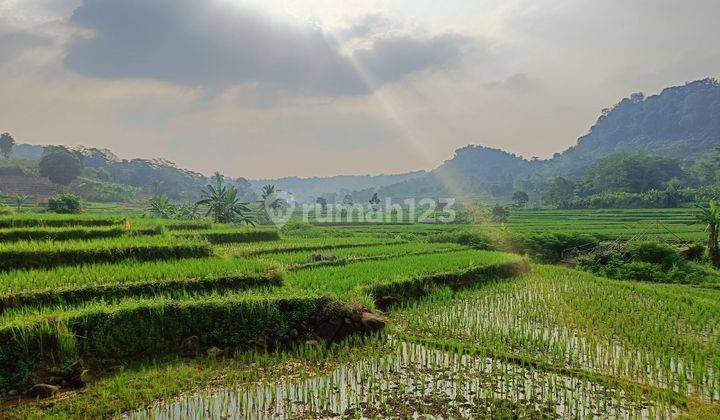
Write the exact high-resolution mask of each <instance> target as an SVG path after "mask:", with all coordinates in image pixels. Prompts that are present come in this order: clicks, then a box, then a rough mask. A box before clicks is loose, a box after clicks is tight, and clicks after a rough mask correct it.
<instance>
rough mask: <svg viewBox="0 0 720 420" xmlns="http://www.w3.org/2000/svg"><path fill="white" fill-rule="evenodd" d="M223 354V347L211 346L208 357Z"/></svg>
mask: <svg viewBox="0 0 720 420" xmlns="http://www.w3.org/2000/svg"><path fill="white" fill-rule="evenodd" d="M222 354H223V351H222V349H220V348H218V347H210V348H209V349H207V355H208V357H219V356H222Z"/></svg>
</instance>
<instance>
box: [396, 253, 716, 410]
mask: <svg viewBox="0 0 720 420" xmlns="http://www.w3.org/2000/svg"><path fill="white" fill-rule="evenodd" d="M393 319H394V320H395V321H396V322H397V325H398V328H399V330H400V331H402V332H403V334H407V335H410V336H417V337H435V338H442V339H448V340H454V341H457V342H459V343H463V344H468V345H472V346H477V347H480V348H482V349H484V351H486V352H487V354H493V355H501V354H502V355H505V356H506V357H520V358H523V357H527V358H529V359H530V360H533V361H536V362H543V363H545V364H550V365H552V366H554V369H556V370H558V369H559V370H562V369H566V368H568V369H580V370H585V371H588V372H591V373H597V374H603V375H610V376H613V377H617V378H624V379H627V380H629V381H633V382H637V383H641V384H647V385H652V386H656V387H660V388H665V389H669V390H673V391H676V392H679V393H681V394H683V395H696V396H698V397H700V398H703V399H705V400H707V401H717V400H718V398H720V394H719V393H718V390H719V389H720V382H719V379H718V377H717V374H716V372H718V369H720V294H718V292H716V291H709V290H702V289H693V288H685V287H683V286H674V285H663V286H651V285H647V284H638V283H631V282H621V281H612V280H607V279H602V278H597V277H594V276H591V275H588V274H581V273H578V272H575V271H571V270H567V269H561V268H556V267H547V266H535V268H534V270H533V272H532V273H530V274H526V275H524V276H522V277H520V278H517V279H515V280H513V281H505V282H497V283H493V284H490V285H487V286H485V287H482V288H479V289H477V290H473V291H461V292H459V293H456V294H453V293H448V292H445V293H437V294H435V295H433V296H431V297H428V298H427V299H425V300H423V301H421V302H413V303H410V304H408V305H407V306H406V307H405V308H404V309H402V310H399V311H398V312H397V313H396V314H395V315H393Z"/></svg>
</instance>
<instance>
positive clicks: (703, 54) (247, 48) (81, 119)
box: [0, 0, 720, 178]
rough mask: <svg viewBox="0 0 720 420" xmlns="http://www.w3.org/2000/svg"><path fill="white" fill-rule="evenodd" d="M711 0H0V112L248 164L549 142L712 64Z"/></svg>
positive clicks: (541, 151) (143, 149)
mask: <svg viewBox="0 0 720 420" xmlns="http://www.w3.org/2000/svg"><path fill="white" fill-rule="evenodd" d="M719 19H720V1H718V0H686V1H680V0H673V1H670V0H604V1H597V0H472V1H470V0H468V1H461V0H443V1H430V0H404V1H402V0H394V1H373V0H357V1H356V0H342V1H338V0H312V1H272V0H262V1H261V0H256V1H243V0H204V1H197V0H0V98H2V99H0V131H9V132H11V133H12V134H13V135H14V136H15V137H16V139H17V141H18V142H20V143H33V144H66V145H71V146H73V145H79V144H82V145H87V146H95V147H107V148H110V149H112V150H113V151H114V152H116V153H117V154H118V155H120V156H121V157H127V158H130V157H146V158H152V157H165V158H167V159H170V160H173V161H175V162H177V163H178V165H180V166H182V167H187V168H190V169H193V170H197V171H201V172H204V173H210V172H212V171H215V170H221V171H222V172H224V173H225V174H226V175H230V176H235V177H237V176H245V177H249V178H261V177H263V178H264V177H280V176H285V175H299V176H313V175H334V174H366V173H373V174H374V173H394V172H402V171H408V170H416V169H431V168H433V167H435V166H437V165H438V164H440V163H441V162H442V161H443V160H445V159H448V158H449V157H451V155H452V152H453V150H455V149H456V148H458V147H461V146H464V145H467V144H482V145H486V146H491V147H498V148H502V149H504V150H507V151H510V152H514V153H517V154H521V155H523V156H525V157H528V158H529V157H531V156H540V157H548V156H551V155H552V154H553V153H554V152H556V151H561V150H563V149H565V148H567V147H568V146H570V145H572V144H574V143H575V141H576V139H577V138H578V137H579V136H581V135H583V134H584V133H586V132H587V130H588V128H589V127H590V126H591V125H592V124H593V122H594V121H595V120H596V118H597V116H598V115H599V113H600V110H601V109H602V108H605V107H608V106H611V105H612V104H614V103H616V102H617V101H618V100H619V99H621V98H622V97H625V96H629V94H630V93H632V92H637V91H643V92H645V93H647V94H653V93H658V92H659V90H661V89H662V88H663V87H666V86H669V85H677V84H682V83H684V82H686V81H691V80H695V79H699V78H704V77H708V76H713V77H717V76H718V75H720V42H718V39H720V25H718V20H719Z"/></svg>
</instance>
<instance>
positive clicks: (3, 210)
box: [0, 204, 15, 216]
mask: <svg viewBox="0 0 720 420" xmlns="http://www.w3.org/2000/svg"><path fill="white" fill-rule="evenodd" d="M13 214H15V211H14V210H13V209H11V208H10V207H8V206H6V205H5V204H0V216H12V215H13Z"/></svg>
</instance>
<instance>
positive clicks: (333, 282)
mask: <svg viewBox="0 0 720 420" xmlns="http://www.w3.org/2000/svg"><path fill="white" fill-rule="evenodd" d="M520 261H522V259H521V258H519V257H513V256H512V255H510V254H506V253H501V252H488V251H474V250H466V251H458V252H453V253H448V254H443V256H442V258H438V257H436V256H434V255H432V254H430V255H410V256H404V257H398V258H394V259H391V260H380V261H367V262H358V263H354V264H349V265H345V266H339V267H317V268H313V269H310V270H298V271H294V272H290V273H288V274H287V276H286V279H285V282H286V287H287V288H288V289H290V290H308V291H311V292H313V293H318V294H330V295H332V296H335V297H337V298H338V299H341V300H355V301H358V302H362V303H364V304H366V305H370V306H373V305H374V303H373V302H372V301H369V295H368V292H369V291H370V290H368V287H369V286H373V285H380V284H387V283H398V282H404V281H408V280H410V279H420V278H425V277H428V276H434V275H442V274H450V273H462V272H465V271H468V270H471V269H473V268H477V267H481V266H489V265H493V264H502V263H506V262H520Z"/></svg>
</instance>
